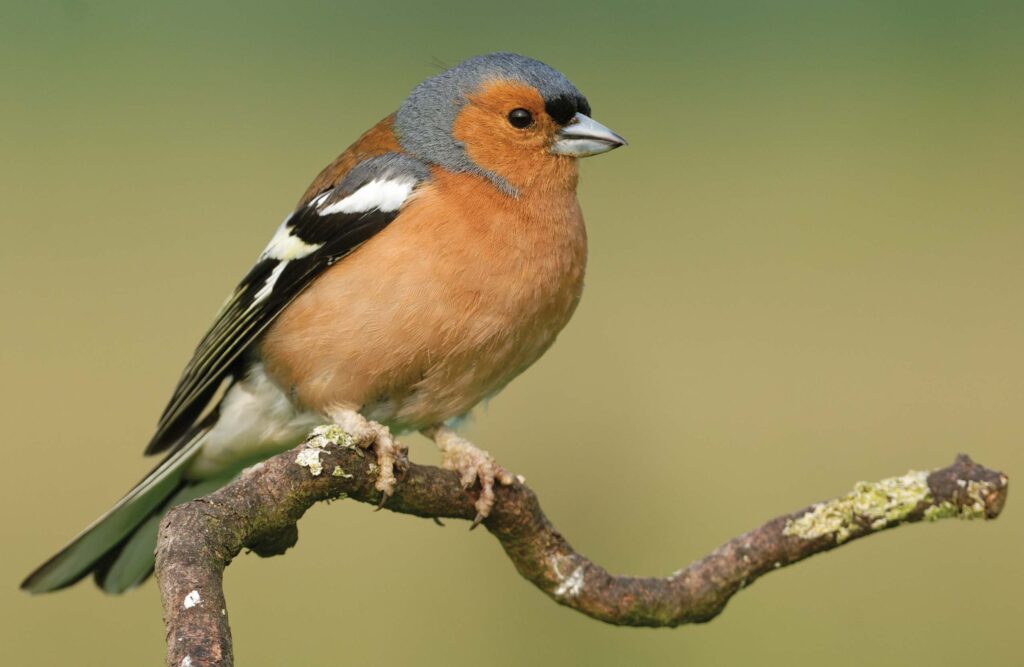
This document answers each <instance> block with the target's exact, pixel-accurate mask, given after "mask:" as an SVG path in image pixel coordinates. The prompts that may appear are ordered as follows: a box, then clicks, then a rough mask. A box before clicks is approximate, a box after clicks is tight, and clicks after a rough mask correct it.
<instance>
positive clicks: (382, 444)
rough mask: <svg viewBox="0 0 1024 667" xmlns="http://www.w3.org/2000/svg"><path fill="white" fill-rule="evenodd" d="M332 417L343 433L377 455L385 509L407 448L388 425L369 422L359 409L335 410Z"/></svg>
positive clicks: (378, 487) (378, 484)
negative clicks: (397, 469) (399, 464)
mask: <svg viewBox="0 0 1024 667" xmlns="http://www.w3.org/2000/svg"><path fill="white" fill-rule="evenodd" d="M328 416H329V417H330V418H331V421H333V422H334V423H335V424H337V425H338V427H340V428H341V429H342V430H343V431H345V432H346V433H348V434H349V435H351V436H352V437H354V438H356V440H357V441H358V442H359V444H360V446H361V447H362V448H363V449H372V450H373V451H374V453H375V454H376V455H377V482H376V484H374V486H375V487H376V489H377V490H378V491H380V492H381V498H380V504H381V505H382V506H383V505H384V501H385V500H387V498H388V496H390V495H391V494H393V493H394V492H395V484H396V483H397V480H396V479H395V464H396V462H399V461H404V460H405V459H406V451H407V450H406V448H405V447H403V446H402V445H400V444H399V443H398V442H397V441H396V440H395V438H394V436H392V435H391V431H390V430H389V429H388V427H387V426H384V425H383V424H378V423H377V422H373V421H370V420H368V419H367V418H366V417H364V416H362V415H361V414H359V413H358V412H356V411H355V410H332V411H331V412H330V413H329V414H328Z"/></svg>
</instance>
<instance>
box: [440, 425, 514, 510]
mask: <svg viewBox="0 0 1024 667" xmlns="http://www.w3.org/2000/svg"><path fill="white" fill-rule="evenodd" d="M424 434H425V435H426V436H427V437H429V438H431V439H433V441H434V442H435V443H436V444H437V446H438V448H439V449H440V450H441V457H442V458H441V467H442V468H444V469H445V470H454V471H455V472H457V473H459V481H460V482H461V483H462V488H464V489H469V488H470V487H472V486H473V485H474V484H475V483H477V482H479V483H480V496H479V497H478V498H477V500H476V518H475V519H474V520H473V524H472V525H471V526H470V530H472V529H473V528H476V527H477V526H478V525H479V524H480V522H481V521H483V520H484V519H486V518H487V517H488V516H489V515H490V513H491V509H493V508H494V482H495V481H497V482H499V483H500V484H504V485H505V486H508V485H510V484H512V483H513V482H514V481H515V476H514V475H513V474H512V473H510V472H509V471H507V470H505V469H504V468H502V467H501V466H500V465H499V464H498V462H497V461H495V460H494V457H493V456H491V455H490V454H488V453H487V452H485V451H484V450H482V449H479V448H478V447H476V446H474V445H473V443H471V442H470V441H469V440H466V439H465V438H463V437H461V436H460V435H458V434H456V433H455V431H452V430H451V429H449V428H448V427H446V426H438V427H435V428H433V429H429V430H427V431H424Z"/></svg>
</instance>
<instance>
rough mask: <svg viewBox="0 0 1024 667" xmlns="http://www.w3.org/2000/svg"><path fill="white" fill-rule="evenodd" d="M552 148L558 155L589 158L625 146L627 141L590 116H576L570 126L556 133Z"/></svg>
mask: <svg viewBox="0 0 1024 667" xmlns="http://www.w3.org/2000/svg"><path fill="white" fill-rule="evenodd" d="M555 136H556V137H557V138H556V139H555V143H554V144H552V146H551V152H552V153H555V154H556V155H571V156H573V157H587V156H588V155H598V154H599V153H606V152H608V151H610V150H612V149H613V148H618V147H619V146H625V145H626V140H625V139H623V138H622V137H620V136H619V135H617V134H615V133H614V132H612V131H611V130H609V129H608V128H607V127H605V126H604V125H602V124H601V123H598V122H597V121H596V120H594V119H593V118H590V117H589V116H584V115H583V114H581V113H578V114H576V115H575V116H574V117H573V119H572V120H571V121H569V124H568V125H566V126H565V127H563V128H562V129H560V130H559V131H558V132H556V133H555Z"/></svg>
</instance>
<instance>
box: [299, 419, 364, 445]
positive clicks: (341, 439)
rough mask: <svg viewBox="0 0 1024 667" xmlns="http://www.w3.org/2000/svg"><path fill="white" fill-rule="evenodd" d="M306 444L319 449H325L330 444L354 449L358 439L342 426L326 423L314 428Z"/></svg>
mask: <svg viewBox="0 0 1024 667" xmlns="http://www.w3.org/2000/svg"><path fill="white" fill-rule="evenodd" d="M306 445H307V446H309V447H316V448H318V449H325V448H326V447H327V446H328V445H336V446H338V447H346V448H349V449H352V448H353V447H355V446H356V439H355V438H354V437H353V436H352V435H351V434H350V433H348V432H347V431H345V430H343V429H342V428H341V427H340V426H336V425H334V424H326V425H324V426H317V427H316V428H315V429H313V431H312V432H311V433H310V434H309V438H308V439H307V440H306Z"/></svg>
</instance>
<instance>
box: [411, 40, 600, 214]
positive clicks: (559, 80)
mask: <svg viewBox="0 0 1024 667" xmlns="http://www.w3.org/2000/svg"><path fill="white" fill-rule="evenodd" d="M493 79H506V80H513V81H522V82H523V83H525V84H527V85H530V86H533V87H534V88H536V89H537V91H538V92H539V93H540V95H541V97H542V98H543V99H544V104H545V109H546V110H547V112H548V113H549V114H550V115H551V116H552V118H554V119H555V120H556V121H557V122H559V123H562V124H565V123H567V122H568V121H569V120H570V119H571V118H572V117H573V116H574V115H575V114H576V112H581V113H584V114H587V115H589V114H590V106H589V105H588V104H587V99H586V98H585V97H583V95H582V94H581V93H580V91H578V90H577V89H576V86H574V85H572V82H571V81H569V79H567V78H565V76H564V75H563V74H562V73H561V72H559V71H558V70H555V69H553V68H551V67H549V66H547V65H545V64H544V63H542V62H540V61H539V60H534V59H533V58H527V57H526V56H521V55H518V54H515V53H488V54H486V55H482V56H476V57H475V58H470V59H469V60H465V61H463V62H461V63H459V64H458V65H456V66H455V67H452V68H451V69H448V70H445V71H444V72H441V73H440V74H438V75H437V76H433V77H431V78H429V79H427V80H426V81H424V82H423V83H421V84H420V85H418V86H416V87H415V88H414V89H413V91H412V92H411V93H410V94H409V97H407V98H405V101H404V102H402V106H401V107H399V109H398V116H397V117H396V119H395V130H396V132H397V134H398V140H399V143H401V145H402V148H404V149H405V150H406V151H408V152H409V153H412V154H413V155H416V156H417V157H419V158H421V159H423V160H425V161H427V162H430V163H433V164H437V165H439V166H442V167H444V168H446V169H449V170H451V171H469V172H474V173H477V174H480V175H482V176H485V177H487V178H489V179H490V180H492V181H494V183H495V184H496V185H498V187H500V188H502V189H503V190H505V191H506V192H508V193H509V194H514V193H515V190H514V188H512V187H511V186H509V185H508V183H506V182H505V181H504V180H503V179H502V178H501V177H499V176H497V175H496V174H493V173H491V172H488V171H486V170H484V169H482V168H480V167H479V166H478V165H476V164H474V163H473V161H472V160H470V159H469V156H468V155H466V151H465V148H464V147H463V145H462V143H461V142H459V141H457V140H456V139H455V138H454V137H453V136H452V125H453V124H454V122H455V117H456V116H457V115H458V113H459V111H460V110H461V109H462V107H463V106H465V104H466V98H467V96H468V95H470V94H472V93H473V92H475V91H476V90H477V89H479V88H480V85H481V84H483V83H484V82H486V81H489V80H493Z"/></svg>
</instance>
